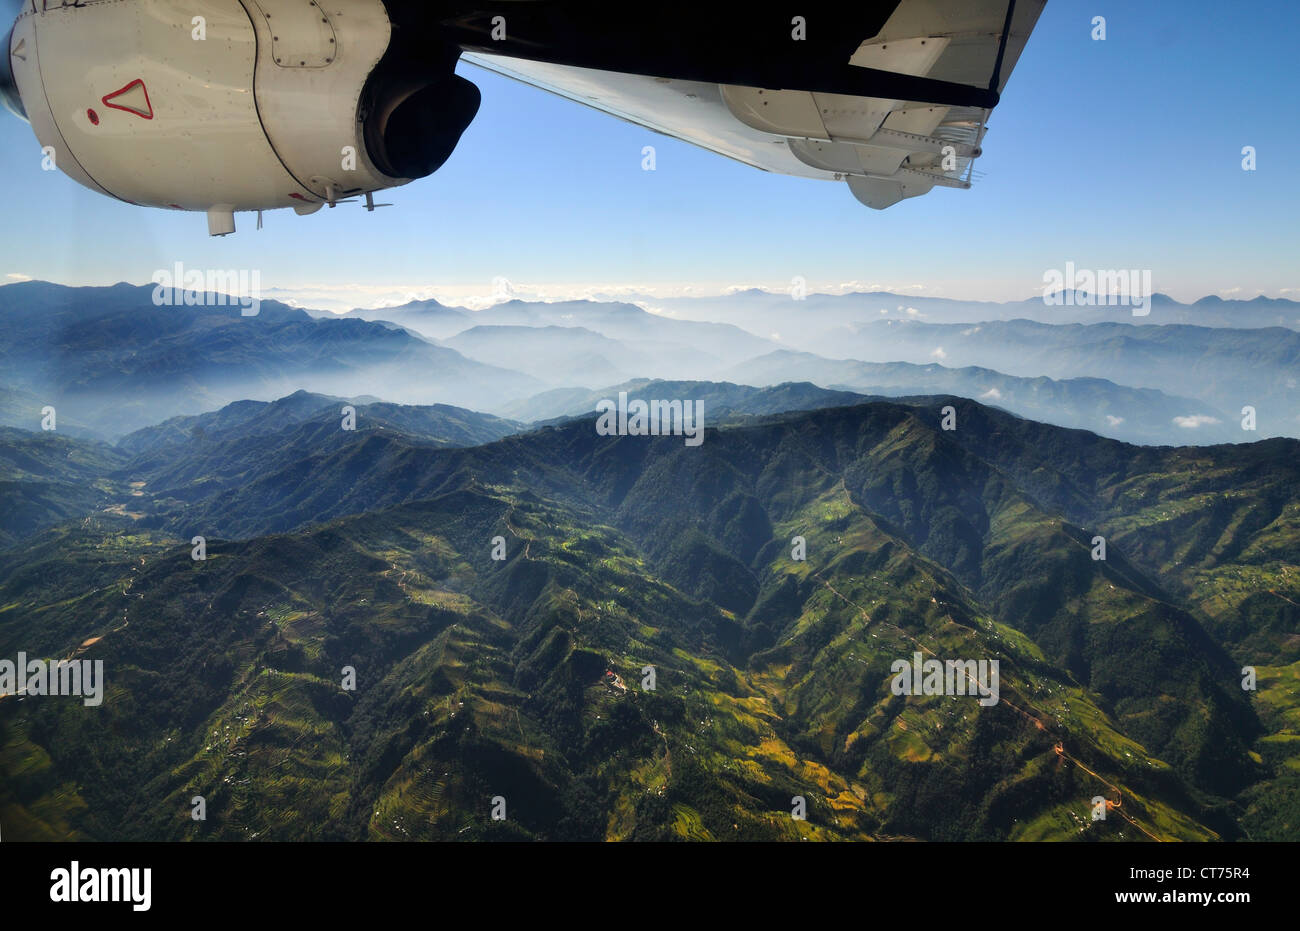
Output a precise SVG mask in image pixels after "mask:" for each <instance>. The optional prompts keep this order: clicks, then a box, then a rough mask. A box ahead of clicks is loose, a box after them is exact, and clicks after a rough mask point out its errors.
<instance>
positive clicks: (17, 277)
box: [5, 272, 32, 281]
mask: <svg viewBox="0 0 1300 931" xmlns="http://www.w3.org/2000/svg"><path fill="white" fill-rule="evenodd" d="M5 277H6V278H8V279H9V280H10V281H31V280H32V276H31V275H24V274H23V273H22V272H10V273H9V274H7V275H5Z"/></svg>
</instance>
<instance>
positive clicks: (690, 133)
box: [455, 0, 1046, 209]
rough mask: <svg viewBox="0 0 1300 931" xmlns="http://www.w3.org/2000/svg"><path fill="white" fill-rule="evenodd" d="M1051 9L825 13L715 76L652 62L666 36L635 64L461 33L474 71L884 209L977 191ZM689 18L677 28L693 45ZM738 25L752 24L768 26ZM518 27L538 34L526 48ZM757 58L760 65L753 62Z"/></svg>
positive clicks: (760, 37)
mask: <svg viewBox="0 0 1300 931" xmlns="http://www.w3.org/2000/svg"><path fill="white" fill-rule="evenodd" d="M1045 3H1046V0H886V2H883V3H882V2H877V3H874V4H872V3H861V4H855V6H860V7H861V8H862V9H863V10H865V12H864V13H863V14H862V15H860V16H857V17H856V18H855V17H847V18H846V17H845V16H844V15H843V12H842V11H843V7H842V6H841V7H839V8H838V9H839V11H840V12H839V13H838V14H837V12H836V11H835V9H834V8H826V9H824V10H823V9H822V8H820V7H817V6H813V7H812V8H810V9H808V13H809V15H808V16H806V17H799V18H797V19H796V18H792V17H783V18H782V20H781V21H780V22H779V23H776V22H771V23H764V24H761V25H760V26H758V27H755V26H752V25H750V26H749V27H748V29H749V31H746V29H745V28H742V27H740V26H737V25H734V24H733V30H732V32H733V33H738V34H737V35H735V39H736V41H737V43H738V47H730V48H728V49H727V51H725V52H719V53H717V54H716V55H714V56H712V57H710V58H709V59H708V60H707V61H700V56H708V55H709V53H708V52H707V51H706V50H704V49H698V50H693V49H692V48H691V47H690V45H691V37H686V38H679V40H678V41H677V42H676V43H675V44H673V46H672V50H671V51H670V52H665V53H664V54H662V55H656V54H655V53H654V52H653V51H651V52H646V51H645V50H644V48H645V46H650V47H652V48H653V46H654V45H655V42H654V39H655V38H656V29H657V28H658V27H659V26H660V22H659V21H657V20H656V21H652V22H648V23H647V24H646V25H645V35H644V36H643V37H642V38H643V39H645V40H646V41H644V42H643V43H641V44H639V45H638V46H637V47H636V48H635V49H633V48H632V47H631V46H627V47H626V48H624V47H620V45H619V42H618V38H619V36H618V35H617V34H611V35H607V36H604V37H603V41H602V37H601V36H588V37H586V40H583V41H579V40H578V39H577V38H573V36H574V34H573V33H572V32H569V31H561V30H559V29H558V27H553V28H554V31H553V32H552V33H550V34H548V33H547V32H546V30H545V29H544V28H538V27H537V25H536V24H534V23H531V22H529V20H528V18H527V17H520V16H514V15H513V14H511V13H507V14H506V16H505V17H504V18H503V26H504V29H505V30H506V34H507V38H506V39H504V40H503V41H494V40H492V39H491V38H490V35H491V33H490V28H489V23H490V22H491V21H490V20H485V19H475V18H474V17H472V16H466V17H464V18H462V19H461V20H460V21H459V22H458V23H457V24H456V26H455V28H456V29H457V30H459V34H458V43H459V44H460V46H461V48H462V49H463V55H462V58H463V59H464V60H466V61H468V62H470V63H472V64H474V65H478V66H480V67H483V68H486V69H488V70H491V71H494V72H497V73H499V74H503V75H506V76H508V77H511V78H515V79H517V80H520V81H523V82H525V83H528V84H531V85H534V86H536V87H539V88H542V89H544V90H547V91H551V92H553V93H556V94H559V95H561V96H564V97H567V98H569V99H571V100H575V101H578V102H579V103H583V104H586V105H587V106H591V107H595V108H596V109H599V110H602V111H604V112H606V113H609V114H611V115H613V116H616V117H619V118H620V119H624V120H627V121H629V122H632V123H636V124H638V125H640V126H644V127H646V128H647V129H651V130H654V131H656V132H659V133H663V134H665V135H668V136H672V137H674V138H677V139H681V140H683V141H686V142H690V143H692V144H694V145H698V146H701V147H702V148H705V149H708V150H710V151H712V152H716V153H718V154H720V155H725V156H727V157H729V158H734V159H736V160H738V161H741V162H744V163H745V164H747V165H752V166H754V167H755V168H761V169H764V170H766V171H775V172H780V173H782V174H789V175H797V176H800V177H806V178H819V179H826V180H835V181H844V182H847V184H848V186H849V188H850V190H851V191H852V192H853V194H854V196H856V197H857V198H858V200H860V201H861V202H862V203H864V204H866V205H867V206H870V207H874V208H877V209H883V208H885V207H889V206H891V205H893V204H895V203H897V202H898V201H900V200H903V199H905V198H909V197H916V196H918V195H920V194H925V193H927V192H929V191H930V190H932V189H933V188H935V187H956V188H968V187H970V185H971V179H972V176H973V168H972V166H973V162H974V159H975V158H977V157H978V155H979V154H980V151H981V146H982V144H983V139H984V133H985V128H986V126H987V123H988V117H989V114H990V113H991V111H992V109H993V107H994V106H996V104H997V102H998V100H999V99H1000V95H1001V92H1002V90H1003V88H1004V87H1005V86H1006V83H1007V79H1008V78H1009V77H1010V75H1011V71H1012V69H1013V68H1014V67H1015V64H1016V61H1017V60H1018V59H1019V57H1020V54H1021V52H1022V51H1023V49H1024V47H1025V43H1026V42H1027V41H1028V39H1029V35H1030V33H1031V32H1032V31H1033V28H1034V25H1035V24H1036V22H1037V20H1038V16H1039V14H1040V13H1041V12H1042V10H1043V7H1044V5H1045ZM542 6H553V7H554V6H560V5H559V4H545V3H543V4H542ZM534 8H540V7H536V6H535V7H534ZM751 9H752V8H751ZM679 12H680V11H679ZM682 15H683V16H684V17H685V18H683V19H681V20H678V21H677V27H678V28H679V29H686V30H690V29H691V26H690V25H689V24H690V22H691V21H690V19H689V16H687V14H685V13H683V14H682ZM735 15H736V16H737V17H738V20H737V22H739V21H742V20H743V21H745V22H746V23H752V22H753V17H754V16H755V15H756V14H753V13H745V12H743V11H739V10H738V11H737V12H736V13H735ZM746 17H748V19H746ZM512 18H513V19H514V20H516V21H518V20H520V19H521V18H522V20H523V21H522V23H520V26H521V28H522V29H523V30H524V35H523V38H522V39H520V40H517V41H516V42H515V43H514V44H511V40H510V39H509V38H508V36H509V30H510V28H511V25H512V23H511V20H512ZM799 20H802V29H803V30H804V34H805V37H804V38H802V39H800V38H796V37H795V36H796V35H797V33H798V31H799V29H800V28H801V26H800V22H799ZM550 22H551V23H554V22H555V19H554V17H552V18H551V20H550ZM683 24H685V25H683ZM714 26H715V21H714V20H710V21H709V22H707V23H705V24H704V25H703V26H702V27H700V28H699V29H698V30H696V33H704V34H706V35H707V34H708V33H709V30H710V28H713V27H714ZM778 26H779V28H780V34H779V38H776V37H777V35H778V31H777V29H778ZM854 30H857V31H856V32H855V31H854ZM819 32H820V35H819ZM827 33H831V35H829V36H828V35H827ZM663 38H665V39H666V38H667V37H666V36H665V37H663ZM697 44H698V41H697ZM745 44H749V45H751V46H753V48H754V55H755V56H758V57H759V59H760V60H758V61H757V62H755V61H753V60H749V59H746V58H745V49H744V45H745ZM593 45H595V46H596V47H598V48H599V51H596V52H594V53H593V51H592V47H593ZM719 47H720V46H719ZM692 51H696V55H695V56H694V57H692ZM624 53H625V54H624Z"/></svg>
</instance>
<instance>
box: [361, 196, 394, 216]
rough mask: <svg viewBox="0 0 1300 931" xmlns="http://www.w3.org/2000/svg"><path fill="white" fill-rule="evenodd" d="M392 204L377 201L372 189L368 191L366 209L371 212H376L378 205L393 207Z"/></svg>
mask: <svg viewBox="0 0 1300 931" xmlns="http://www.w3.org/2000/svg"><path fill="white" fill-rule="evenodd" d="M391 206H393V205H392V204H377V203H375V195H374V194H372V193H371V192H370V191H366V210H367V211H369V212H370V213H374V212H375V208H376V207H391Z"/></svg>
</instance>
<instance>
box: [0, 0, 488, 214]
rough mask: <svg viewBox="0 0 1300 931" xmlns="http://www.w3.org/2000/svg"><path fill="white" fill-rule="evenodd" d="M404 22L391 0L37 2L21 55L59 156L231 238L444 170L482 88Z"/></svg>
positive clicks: (30, 95) (90, 182)
mask: <svg viewBox="0 0 1300 931" xmlns="http://www.w3.org/2000/svg"><path fill="white" fill-rule="evenodd" d="M397 33H398V30H395V29H394V27H393V25H392V23H391V21H390V19H389V16H388V13H387V10H386V9H385V7H384V4H383V2H382V0H80V2H79V3H77V4H75V5H73V4H71V3H63V2H60V0H24V3H23V8H22V12H21V13H20V15H19V17H18V19H17V21H16V22H15V24H14V27H13V31H12V33H11V34H10V37H9V48H8V52H9V64H10V67H11V69H12V81H13V83H14V85H15V86H16V89H17V93H18V96H19V97H21V103H22V108H23V109H24V110H25V111H26V116H27V119H28V120H29V121H30V123H31V125H32V129H33V130H34V131H35V133H36V136H37V138H38V139H39V140H40V142H41V145H42V147H43V148H45V150H46V153H47V155H50V154H53V156H54V158H55V163H56V165H57V167H58V168H59V169H61V170H62V171H64V172H65V173H66V174H68V175H69V176H70V177H72V178H74V179H75V180H77V181H78V182H80V183H81V184H83V185H85V186H86V187H89V188H91V189H92V190H95V191H99V192H101V193H104V194H107V195H110V196H112V197H116V198H119V199H121V200H124V201H127V202H129V203H132V204H138V205H146V206H153V207H164V208H172V209H179V210H196V211H204V212H206V213H207V214H208V220H209V231H210V232H212V233H214V234H217V235H220V234H224V233H226V232H232V231H233V229H234V222H233V213H234V211H238V210H269V209H274V208H278V207H292V208H294V209H295V210H296V211H297V212H298V213H311V212H314V211H315V210H318V209H320V207H321V206H322V205H324V204H326V203H331V204H332V203H335V202H336V201H338V200H340V199H342V198H344V197H347V196H349V195H352V194H359V193H370V192H373V191H377V190H383V189H386V188H391V187H396V186H398V185H401V184H406V183H408V182H409V181H411V180H413V179H415V178H419V177H423V176H424V175H427V174H430V173H432V172H433V171H435V170H436V169H437V168H438V167H440V166H441V164H442V163H443V162H444V161H445V160H446V158H447V157H448V156H449V155H450V154H451V150H452V149H454V147H455V145H456V142H458V141H459V139H460V136H461V134H462V133H463V132H464V130H465V128H466V127H467V126H468V125H469V122H470V120H472V119H473V117H474V114H475V113H476V112H477V109H478V102H479V96H478V90H477V88H475V87H474V85H473V84H471V83H470V82H468V81H465V80H464V79H463V78H460V77H458V76H456V75H455V74H454V73H453V71H452V69H453V68H454V67H455V60H456V54H457V53H456V52H455V51H454V50H447V49H441V48H434V49H429V48H423V47H413V46H412V45H411V43H412V42H413V41H414V37H409V38H408V37H403V36H401V35H398V34H397Z"/></svg>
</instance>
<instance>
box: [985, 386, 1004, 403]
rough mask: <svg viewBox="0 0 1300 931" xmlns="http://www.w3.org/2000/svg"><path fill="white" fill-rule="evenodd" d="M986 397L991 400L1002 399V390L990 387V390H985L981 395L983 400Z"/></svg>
mask: <svg viewBox="0 0 1300 931" xmlns="http://www.w3.org/2000/svg"><path fill="white" fill-rule="evenodd" d="M984 398H988V399H989V400H990V401H1001V400H1002V392H1001V391H999V390H998V389H997V388H990V389H989V390H988V391H985V392H984V393H983V394H981V395H980V399H981V400H983V399H984Z"/></svg>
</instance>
